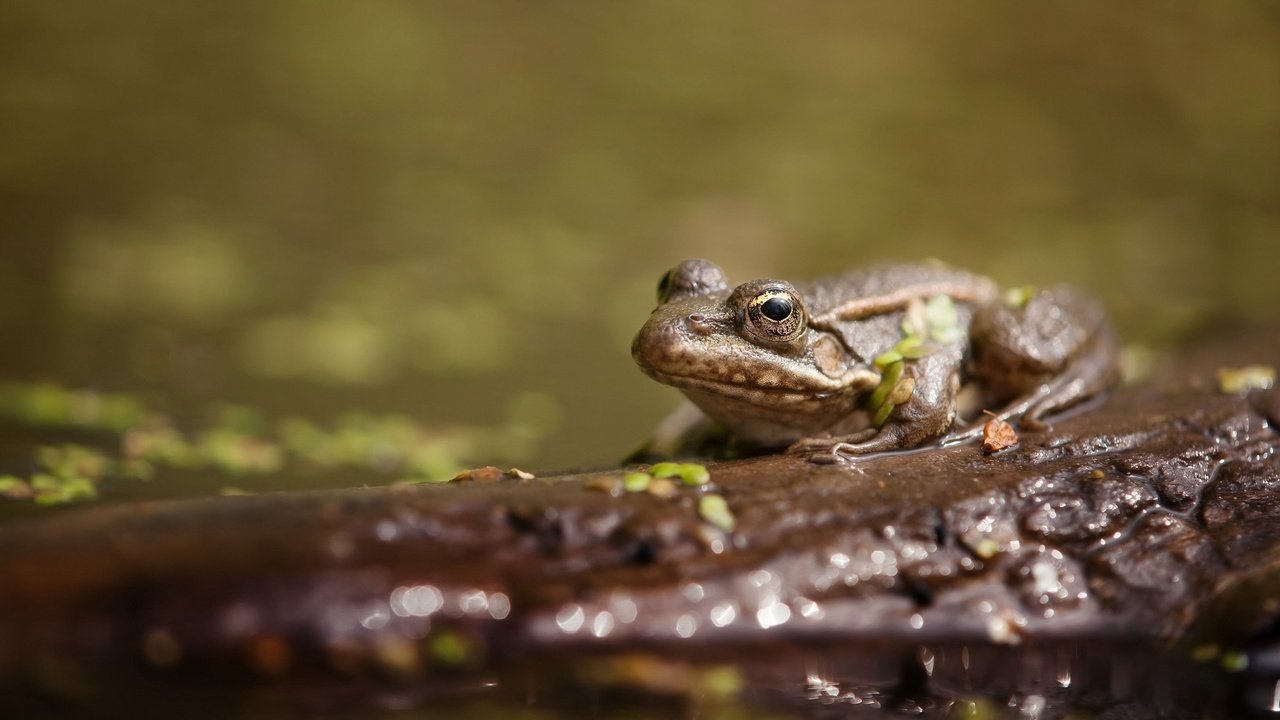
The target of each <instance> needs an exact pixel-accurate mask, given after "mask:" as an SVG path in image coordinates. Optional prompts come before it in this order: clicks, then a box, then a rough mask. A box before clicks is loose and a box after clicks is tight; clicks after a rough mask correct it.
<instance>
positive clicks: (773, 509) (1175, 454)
mask: <svg viewBox="0 0 1280 720" xmlns="http://www.w3.org/2000/svg"><path fill="white" fill-rule="evenodd" d="M1277 358H1280V334H1277V333H1268V334H1264V335H1256V334H1255V335H1254V336H1253V337H1252V339H1251V340H1249V341H1248V342H1247V343H1245V344H1243V345H1231V344H1230V343H1219V344H1218V345H1216V346H1214V347H1211V348H1207V349H1206V350H1205V351H1203V352H1202V353H1201V354H1200V356H1199V357H1193V358H1184V359H1183V360H1182V362H1181V364H1180V366H1179V367H1177V368H1176V369H1174V370H1171V371H1169V372H1167V373H1165V374H1164V377H1162V378H1160V379H1158V380H1155V381H1152V382H1150V383H1148V384H1145V385H1141V386H1138V387H1132V388H1126V389H1123V390H1121V391H1118V392H1117V393H1116V394H1114V395H1113V396H1112V397H1111V398H1110V399H1109V400H1107V401H1106V402H1105V403H1104V404H1102V405H1100V406H1099V407H1096V408H1092V409H1089V410H1087V411H1084V412H1079V413H1077V414H1075V415H1074V416H1071V417H1068V418H1065V419H1062V420H1059V421H1058V422H1056V423H1055V425H1054V427H1053V428H1052V429H1051V430H1050V431H1047V432H1043V433H1029V432H1028V433H1022V434H1021V442H1020V444H1019V445H1018V446H1017V447H1016V448H1013V449H1010V450H1006V451H1003V452H1000V453H997V454H994V455H984V454H983V453H982V451H981V448H980V447H977V446H963V447H952V448H945V449H932V450H927V451H922V452H914V453H903V454H891V455H885V456H880V457H871V458H866V459H863V460H859V461H858V462H857V463H856V464H853V465H843V466H822V465H813V464H809V463H807V462H805V461H803V460H801V459H798V458H796V457H791V456H772V457H762V458H756V459H749V460H741V461H734V462H726V463H721V464H717V465H713V466H711V467H710V474H711V481H710V483H709V484H707V485H705V486H701V487H680V488H678V489H677V491H676V492H675V493H674V494H673V495H671V496H669V497H658V496H655V495H653V494H649V493H644V492H641V493H628V492H621V491H618V492H609V491H608V489H607V488H608V487H610V486H611V485H612V484H616V482H617V479H618V477H619V473H617V472H606V473H592V474H581V475H564V476H556V477H546V478H534V479H531V480H519V479H511V480H504V481H500V482H492V483H482V482H474V481H472V482H461V483H453V484H449V485H444V486H431V485H426V486H415V487H411V488H404V487H396V488H370V489H359V490H349V491H341V492H323V493H289V494H268V495H257V496H247V497H227V498H212V499H207V500H198V501H185V502H171V503H147V504H140V505H128V506H116V507H103V508H95V509H88V510H84V511H79V512H73V513H67V514H62V515H58V516H55V517H52V518H50V519H47V520H43V521H36V522H23V523H15V524H11V525H9V526H7V527H4V528H0V687H2V686H6V685H8V686H11V687H12V686H22V687H27V688H30V687H35V688H37V689H39V690H40V691H41V692H46V693H49V694H52V695H55V696H67V697H73V698H74V697H81V698H93V697H95V696H96V694H98V693H102V692H106V690H104V688H107V687H111V688H116V689H119V688H120V687H128V683H127V679H130V678H132V679H138V678H143V679H146V678H155V677H166V678H183V677H186V678H192V677H196V678H208V677H211V676H216V677H219V678H221V682H223V683H226V682H227V681H228V680H234V679H237V678H239V679H242V680H244V679H253V681H254V682H261V681H262V679H263V678H266V679H273V680H280V681H282V682H283V681H288V680H293V679H297V678H342V679H346V680H349V681H351V682H353V683H357V684H360V683H373V684H377V685H382V684H385V683H391V684H393V685H398V686H400V687H402V688H403V687H414V688H423V687H431V688H434V690H435V691H441V689H442V688H453V689H457V688H459V687H464V686H467V683H473V682H480V681H481V680H483V679H490V680H492V679H495V678H505V679H510V678H513V677H523V676H525V675H529V674H534V673H537V672H539V671H543V670H545V669H546V668H550V667H564V666H565V664H566V663H570V664H571V663H572V661H573V659H574V658H584V657H585V658H599V659H600V660H599V661H592V663H591V666H592V667H594V668H595V670H593V672H606V671H601V670H600V668H612V670H609V671H608V672H611V673H612V676H611V677H608V678H603V679H602V680H601V681H602V682H615V681H617V680H618V677H620V676H625V675H626V673H627V672H628V670H627V668H628V667H631V666H629V665H626V663H629V662H632V661H634V662H640V663H641V664H642V665H644V663H649V664H648V665H645V670H644V671H643V672H642V673H641V674H643V675H645V678H646V679H645V680H644V681H643V682H641V684H642V685H644V686H645V689H646V690H653V688H654V683H655V682H657V683H658V684H659V685H660V684H661V682H663V681H660V680H655V678H661V677H662V671H661V667H659V666H661V665H662V663H664V662H666V660H662V658H672V657H675V658H679V659H680V662H686V661H694V660H697V659H699V658H705V659H707V661H708V662H725V661H732V662H733V663H735V664H736V665H739V666H741V667H747V668H748V675H750V673H751V672H753V671H751V670H750V667H752V666H753V664H754V665H755V666H771V667H773V669H772V670H770V671H768V672H774V673H775V675H776V671H777V667H776V666H777V665H778V662H777V661H778V659H780V658H782V657H785V656H787V653H790V652H792V651H797V652H800V651H803V650H805V649H809V650H812V649H813V648H824V647H825V648H832V647H840V648H842V651H841V652H843V653H845V654H849V653H851V652H852V653H854V654H857V653H858V649H861V650H862V651H863V654H868V653H869V654H870V655H873V656H875V657H877V658H879V659H878V660H877V663H878V664H879V665H884V664H885V663H886V662H887V663H888V664H890V665H894V666H895V667H896V663H897V660H896V656H894V655H892V654H886V653H884V652H883V651H882V650H883V648H885V647H890V646H892V647H900V646H910V647H916V646H921V645H924V644H932V646H935V647H939V648H945V647H953V648H956V647H961V646H964V647H965V648H969V647H972V648H975V652H978V650H976V648H981V647H988V648H993V647H994V648H999V647H1002V646H1003V647H1014V646H1017V647H1022V648H1028V647H1035V646H1044V647H1048V646H1051V645H1053V644H1054V643H1058V642H1062V641H1082V640H1084V641H1090V642H1092V641H1093V640H1094V639H1106V641H1107V642H1109V643H1128V642H1133V643H1149V644H1156V645H1160V646H1171V645H1174V644H1177V643H1183V644H1184V646H1185V647H1206V646H1208V647H1228V646H1233V645H1235V646H1238V645H1239V644H1240V643H1245V642H1247V641H1249V640H1250V639H1251V638H1256V637H1258V636H1259V634H1260V633H1263V632H1264V631H1267V630H1268V629H1269V628H1272V626H1273V625H1274V624H1275V622H1276V620H1277V615H1278V613H1280V602H1278V600H1277V599H1278V598H1280V552H1278V551H1280V514H1278V513H1277V512H1276V506H1277V498H1278V497H1280V455H1278V454H1277V452H1276V450H1277V447H1280V437H1278V436H1277V433H1276V427H1277V426H1280V391H1278V390H1275V389H1272V390H1267V391H1256V392H1253V393H1251V394H1247V395H1224V394H1222V393H1221V392H1219V390H1218V388H1217V383H1216V381H1215V380H1214V376H1213V371H1214V370H1215V369H1216V368H1217V367H1218V366H1220V365H1223V366H1225V365H1243V364H1248V363H1253V362H1262V363H1267V364H1275V360H1276V359H1277ZM709 492H715V493H718V494H721V495H723V496H724V497H725V498H726V499H727V501H728V504H729V507H730V508H731V509H732V512H733V514H734V515H735V516H736V523H735V525H734V527H733V529H732V530H731V531H728V532H725V531H723V530H721V529H719V528H717V527H715V526H714V525H711V524H710V523H708V522H707V521H705V520H704V519H703V518H702V517H700V515H699V512H698V509H697V506H698V502H699V498H700V496H702V495H704V494H706V493H709ZM850 648H852V649H853V650H850ZM967 652H968V650H967V649H966V653H967ZM762 656H767V658H762ZM606 657H608V658H612V660H610V661H609V662H613V663H615V664H614V665H608V664H607V663H606V662H605V661H604V660H603V658H606ZM644 657H648V658H651V659H652V660H651V661H650V660H639V659H637V658H644ZM886 657H887V658H891V659H889V660H885V658H886ZM953 657H954V654H953ZM965 657H966V664H965V667H966V670H967V669H968V663H967V659H968V655H967V654H966V656H965ZM1024 657H1025V656H1024ZM619 658H622V659H623V660H622V661H621V662H623V665H617V662H619V660H618V659H619ZM654 658H656V659H654ZM653 663H657V665H654V664H653ZM953 664H954V663H953ZM579 669H581V668H579ZM633 669H634V668H633ZM787 670H788V671H790V672H792V674H793V675H794V673H795V671H796V668H795V665H794V664H791V665H788V666H787ZM762 672H764V671H762ZM588 674H590V673H588ZM606 674H607V673H606ZM698 677H702V676H698ZM894 677H895V679H894V682H900V681H901V680H902V678H901V677H899V676H898V675H897V674H895V675H894ZM120 678H125V679H126V680H124V681H122V680H120ZM792 679H794V678H792ZM809 681H810V684H812V682H813V680H812V677H811V678H810V680H809ZM121 682H124V684H123V685H121V684H120V683H121ZM672 682H673V683H674V685H675V686H676V689H677V690H681V691H684V690H688V685H689V682H690V681H689V680H688V678H687V677H686V678H684V679H683V680H679V681H672ZM681 683H684V684H683V685H682V684H681ZM682 689H683V690H682ZM802 690H803V691H804V692H808V693H809V694H810V695H812V693H813V688H812V687H809V688H802ZM677 694H678V693H677ZM810 699H812V698H810Z"/></svg>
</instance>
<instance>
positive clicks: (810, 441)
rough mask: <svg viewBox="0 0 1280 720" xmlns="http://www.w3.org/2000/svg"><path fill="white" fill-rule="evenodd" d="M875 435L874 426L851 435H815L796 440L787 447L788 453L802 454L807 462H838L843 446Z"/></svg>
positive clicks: (853, 444)
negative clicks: (814, 436) (815, 436)
mask: <svg viewBox="0 0 1280 720" xmlns="http://www.w3.org/2000/svg"><path fill="white" fill-rule="evenodd" d="M875 435H876V429H875V428H867V429H866V430H863V431H861V432H857V433H854V434H852V435H841V436H837V437H817V438H804V439H803V440H797V441H796V442H794V443H792V444H791V446H790V447H788V448H787V454H789V455H804V456H805V457H806V458H807V459H808V460H809V462H812V463H817V464H819V465H830V464H832V463H836V462H840V460H841V456H842V455H843V454H844V452H845V448H849V447H853V446H855V445H858V444H861V443H864V442H867V441H868V440H870V439H871V438H874V437H875Z"/></svg>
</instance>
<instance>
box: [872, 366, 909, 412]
mask: <svg viewBox="0 0 1280 720" xmlns="http://www.w3.org/2000/svg"><path fill="white" fill-rule="evenodd" d="M902 370H903V363H902V361H901V360H899V361H898V362H896V363H894V364H892V365H890V366H888V367H886V368H885V369H884V374H883V375H881V376H880V384H879V385H877V386H876V389H875V390H873V391H871V397H869V398H867V407H869V408H871V409H872V410H877V409H879V408H880V406H881V405H884V402H885V400H888V399H889V394H890V393H892V392H893V388H894V386H895V385H897V384H898V380H900V379H901V378H902Z"/></svg>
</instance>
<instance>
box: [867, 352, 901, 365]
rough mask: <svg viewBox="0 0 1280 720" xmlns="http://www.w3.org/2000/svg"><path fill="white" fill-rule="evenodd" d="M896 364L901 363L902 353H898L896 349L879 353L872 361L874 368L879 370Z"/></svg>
mask: <svg viewBox="0 0 1280 720" xmlns="http://www.w3.org/2000/svg"><path fill="white" fill-rule="evenodd" d="M896 362H902V353H901V352H899V351H898V350H897V348H894V349H892V350H886V351H884V352H882V353H880V354H879V355H877V356H876V359H875V360H874V361H873V363H874V364H875V366H876V367H878V368H880V369H881V370H883V369H884V368H887V367H889V366H890V365H892V364H894V363H896Z"/></svg>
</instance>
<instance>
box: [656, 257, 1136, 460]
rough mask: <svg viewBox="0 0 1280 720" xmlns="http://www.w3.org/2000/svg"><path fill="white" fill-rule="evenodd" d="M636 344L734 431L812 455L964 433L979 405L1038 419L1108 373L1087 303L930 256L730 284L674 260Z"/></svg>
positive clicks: (1096, 309)
mask: <svg viewBox="0 0 1280 720" xmlns="http://www.w3.org/2000/svg"><path fill="white" fill-rule="evenodd" d="M631 354H632V357H633V358H634V360H635V362H636V363H637V364H638V365H639V366H640V369H641V370H642V371H643V372H644V373H645V374H647V375H648V376H649V377H651V378H653V379H654V380H657V381H658V382H660V383H663V384H666V385H670V386H673V387H675V388H678V389H679V390H681V391H682V392H683V394H684V395H685V396H686V398H687V399H688V400H689V401H690V402H691V403H692V404H693V405H694V406H696V408H697V410H698V412H699V413H700V415H698V417H700V418H701V419H703V420H709V421H711V422H713V423H715V424H717V425H718V426H719V427H721V428H723V429H724V430H726V431H728V433H730V434H731V435H732V437H733V438H734V439H735V440H737V441H738V442H739V443H741V444H744V445H745V446H747V447H752V448H760V449H764V450H771V449H785V450H786V451H787V452H790V453H797V454H802V455H806V456H808V457H809V458H810V459H813V460H815V461H818V462H832V461H836V460H852V459H856V458H858V457H860V456H866V455H871V454H874V453H879V452H887V451H896V450H908V449H914V448H919V447H921V446H924V445H926V444H928V443H936V444H938V445H949V444H956V443H963V442H967V441H972V440H975V439H977V438H978V437H980V435H981V423H974V422H973V421H974V420H975V419H976V418H978V417H981V416H980V415H979V414H978V413H977V412H976V410H977V409H983V410H985V411H986V412H987V414H990V415H994V416H996V417H998V418H999V419H1000V420H1003V421H1006V422H1016V423H1017V425H1018V427H1019V428H1020V429H1023V430H1028V431H1037V430H1044V429H1046V428H1047V427H1048V423H1047V420H1046V418H1048V417H1050V416H1053V415H1056V414H1058V413H1060V412H1061V411H1065V410H1067V409H1069V408H1071V407H1073V406H1076V405H1079V404H1081V403H1084V402H1086V401H1088V400H1090V399H1093V398H1098V397H1101V396H1103V395H1105V393H1106V391H1107V390H1108V389H1109V388H1111V387H1112V386H1113V385H1114V384H1115V383H1116V382H1117V381H1118V378H1119V373H1118V343H1117V339H1116V335H1115V332H1114V330H1113V328H1112V325H1111V322H1110V319H1109V318H1108V315H1107V313H1106V311H1105V309H1104V308H1103V306H1102V305H1101V303H1099V302H1098V301H1097V300H1095V299H1093V298H1091V297H1088V296H1087V295H1085V294H1083V293H1081V292H1079V291H1077V290H1075V289H1073V288H1071V287H1070V286H1067V285H1053V286H1049V287H1045V288H1034V287H1018V288H1012V289H1010V290H1006V291H1003V292H1002V291H1001V290H1000V289H999V288H998V287H997V285H996V283H995V282H994V281H993V280H992V279H990V278H988V277H986V276H983V275H980V274H977V273H973V272H970V271H966V270H963V269H960V268H956V267H953V266H950V265H948V264H945V263H942V262H939V261H924V262H896V263H895V262H887V263H880V264H874V265H869V266H865V267H861V268H854V269H851V270H848V271H845V272H842V273H839V274H836V275H832V276H828V277H823V278H818V279H815V280H812V281H809V282H807V283H796V284H792V283H790V282H787V281H785V280H777V279H758V280H751V281H748V282H745V283H742V284H739V285H737V286H731V285H730V284H729V282H728V280H727V278H726V276H725V273H724V271H723V270H721V268H720V267H718V266H717V265H715V264H714V263H712V262H710V261H708V260H702V259H692V260H685V261H683V262H681V263H680V264H678V265H676V266H675V267H674V268H672V269H671V270H670V271H668V272H667V273H666V274H664V275H663V276H662V279H661V280H660V282H659V284H658V305H657V307H656V308H654V310H653V312H652V313H651V314H650V316H649V318H648V320H647V321H646V322H645V323H644V325H643V327H642V328H641V329H640V331H639V332H638V333H637V334H636V336H635V339H634V340H633V342H632V345H631ZM693 416H694V415H691V414H690V413H689V412H684V414H683V415H682V417H684V418H685V419H686V420H685V421H684V422H683V424H682V425H681V427H682V428H684V429H685V430H688V429H689V427H688V426H690V425H693V424H694V423H692V422H688V418H690V417H693Z"/></svg>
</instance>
